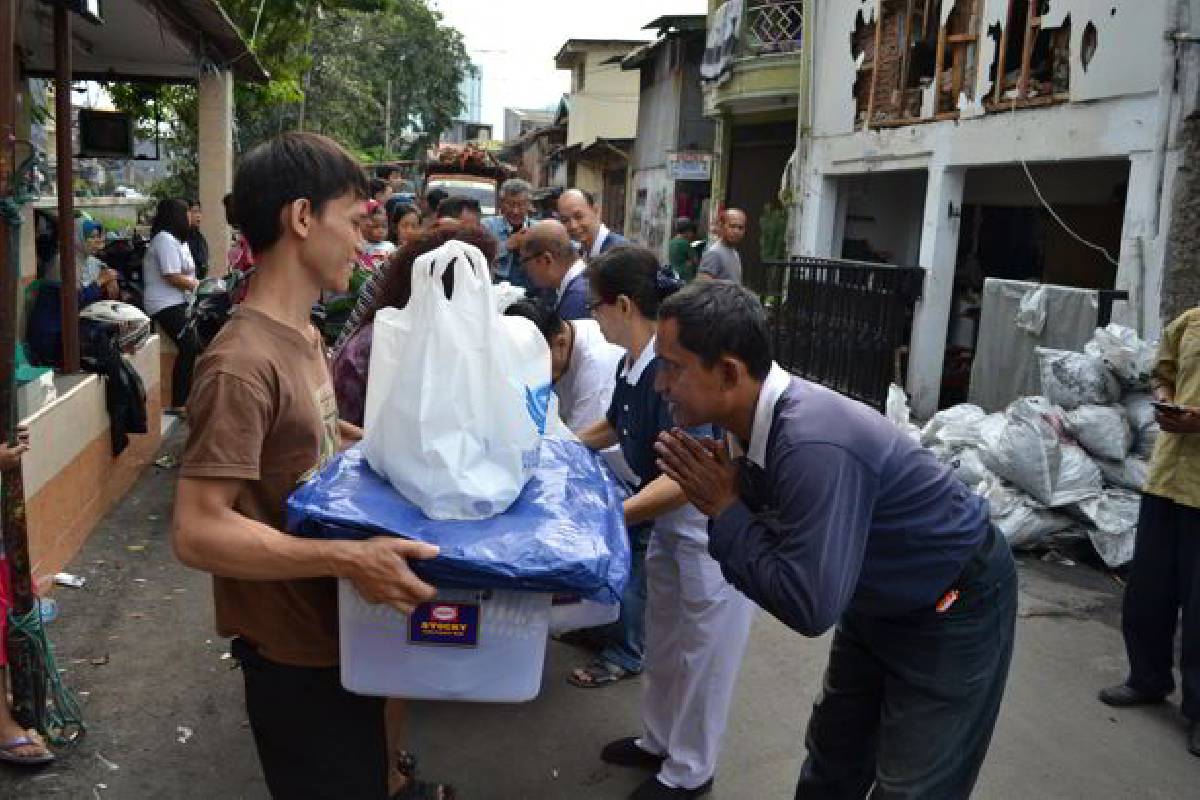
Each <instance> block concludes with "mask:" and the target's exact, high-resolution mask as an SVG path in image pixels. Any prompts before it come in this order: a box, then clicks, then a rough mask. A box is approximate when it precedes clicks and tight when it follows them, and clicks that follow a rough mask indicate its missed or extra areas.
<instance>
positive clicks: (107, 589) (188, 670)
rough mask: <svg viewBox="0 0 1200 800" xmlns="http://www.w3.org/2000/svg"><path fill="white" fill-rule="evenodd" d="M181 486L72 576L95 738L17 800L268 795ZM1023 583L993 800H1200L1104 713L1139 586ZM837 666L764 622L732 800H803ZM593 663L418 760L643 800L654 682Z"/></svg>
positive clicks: (1183, 759) (165, 492)
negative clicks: (182, 558) (619, 742)
mask: <svg viewBox="0 0 1200 800" xmlns="http://www.w3.org/2000/svg"><path fill="white" fill-rule="evenodd" d="M179 444H180V442H179V440H178V437H175V438H174V439H173V440H172V442H171V443H169V444H168V448H175V450H177V449H178V447H179ZM174 479H175V471H174V470H159V469H156V468H152V469H151V471H150V472H148V473H147V475H146V476H145V477H144V478H143V479H142V480H141V482H140V483H139V484H138V486H137V487H136V489H135V490H134V492H132V493H131V494H130V495H129V496H128V497H127V498H126V499H125V500H124V501H123V502H122V504H121V505H120V506H119V507H118V508H117V509H116V510H115V511H114V512H113V513H112V514H111V515H110V516H109V517H108V518H107V519H106V520H105V521H104V523H103V524H102V525H101V527H100V528H99V529H98V530H97V531H96V533H95V534H94V535H93V537H92V539H91V540H90V542H89V543H88V545H87V547H86V549H85V551H84V552H83V553H81V554H80V556H79V557H78V559H77V560H76V562H75V563H74V564H73V565H72V567H71V570H72V571H74V572H76V573H79V574H83V575H86V576H87V577H88V578H89V583H88V585H87V587H86V588H84V589H82V590H70V589H59V590H58V591H57V592H56V597H57V599H58V600H59V603H60V605H61V609H62V615H61V618H60V619H59V620H58V621H56V622H54V623H52V625H51V627H50V635H51V639H52V641H53V642H54V643H55V645H56V648H57V651H58V658H59V666H60V667H62V668H65V669H66V670H67V673H66V680H67V682H68V683H69V684H70V685H71V686H73V687H75V688H76V689H78V690H81V691H82V692H86V695H84V697H83V708H84V713H85V715H86V717H87V719H88V724H89V733H88V735H87V736H86V738H84V739H83V740H82V741H81V742H79V743H78V744H77V745H75V746H74V747H73V748H69V749H66V750H63V751H62V752H61V758H60V761H59V762H58V763H57V764H56V765H55V766H53V767H51V768H50V769H49V770H46V771H44V772H42V773H28V774H26V773H17V772H14V771H11V770H7V769H6V770H0V797H3V798H13V799H14V800H16V799H17V798H45V797H64V798H85V799H88V798H103V799H104V800H126V799H128V798H137V799H139V800H140V799H141V798H164V797H172V798H229V799H231V800H232V799H234V798H246V799H247V800H250V799H257V798H265V797H266V796H267V794H266V791H265V788H264V785H263V783H262V777H261V774H260V773H259V770H258V766H257V762H256V760H255V757H254V752H253V743H252V741H251V738H250V733H249V730H248V729H247V727H246V722H245V716H244V713H243V711H242V708H241V675H240V673H239V672H237V671H236V670H233V669H230V666H231V662H230V661H229V660H226V659H223V658H222V656H223V654H224V653H225V652H226V651H227V649H228V648H227V645H226V643H225V642H223V641H221V640H219V639H216V638H215V637H214V635H213V633H212V628H211V625H212V611H211V599H210V596H209V593H208V582H207V579H206V578H205V577H204V576H202V575H198V574H196V573H193V572H190V571H188V570H186V569H183V568H182V567H180V566H179V565H178V564H176V563H175V562H174V560H173V559H172V557H171V554H170V548H169V545H168V543H167V540H166V530H167V527H166V526H167V521H168V520H169V515H170V503H171V495H172V487H173V483H174ZM131 546H132V549H131ZM1021 585H1022V595H1021V618H1020V621H1019V623H1018V642H1017V649H1016V655H1015V661H1014V665H1013V671H1012V675H1011V678H1010V681H1009V691H1008V695H1007V698H1006V702H1005V707H1004V711H1003V715H1002V718H1001V721H1000V725H999V727H998V729H997V732H996V738H995V740H994V742H993V745H992V749H991V753H990V756H989V759H988V762H987V763H986V765H985V766H984V770H983V774H982V776H981V779H980V783H979V786H978V789H977V791H976V793H975V797H977V798H984V799H985V800H993V799H997V800H998V799H1000V798H1004V799H1008V798H1015V799H1016V800H1026V799H1027V798H1062V799H1063V800H1068V799H1074V798H1079V799H1080V800H1083V799H1084V798H1087V799H1088V800H1108V799H1109V798H1111V799H1112V800H1125V799H1126V798H1190V797H1196V796H1197V792H1198V791H1200V790H1197V788H1196V787H1197V786H1200V759H1197V758H1194V757H1192V756H1190V755H1188V753H1187V751H1186V750H1185V748H1184V743H1183V722H1182V720H1181V718H1180V717H1179V714H1178V712H1177V711H1176V709H1175V707H1174V706H1164V707H1161V708H1157V709H1152V710H1138V711H1121V712H1117V711H1113V710H1112V709H1108V708H1106V707H1104V706H1102V705H1100V704H1099V703H1098V702H1096V700H1095V692H1096V690H1097V689H1098V688H1099V687H1101V686H1104V685H1107V684H1109V683H1113V682H1116V681H1119V680H1120V679H1121V677H1122V676H1123V674H1124V670H1125V660H1124V655H1123V650H1122V647H1121V639H1120V633H1119V630H1118V628H1117V627H1116V626H1117V623H1118V619H1119V599H1120V594H1119V593H1120V587H1119V585H1118V584H1117V583H1116V582H1115V581H1114V580H1113V579H1112V578H1110V577H1109V576H1107V575H1105V574H1102V573H1100V572H1097V571H1094V570H1092V569H1091V568H1089V567H1086V566H1063V565H1059V564H1045V563H1041V562H1039V561H1036V560H1030V561H1026V562H1024V563H1023V565H1022V569H1021ZM827 651H828V637H826V638H823V639H819V640H815V641H810V640H805V639H803V638H802V637H800V636H797V635H795V634H793V633H791V632H790V631H789V630H788V629H786V628H785V627H784V626H782V625H781V624H779V623H778V622H776V621H775V620H774V619H772V618H771V617H769V616H767V615H766V614H760V615H759V617H758V619H757V620H756V622H755V626H754V632H753V635H752V638H751V642H750V648H749V654H748V655H747V658H746V661H745V664H744V666H743V670H742V674H741V679H740V685H739V690H738V695H737V699H736V702H735V707H734V710H733V718H732V720H731V724H730V727H729V732H728V734H727V746H726V748H725V753H724V757H723V759H722V763H721V768H720V772H719V774H718V777H717V785H716V790H715V791H714V793H713V795H712V796H713V797H714V798H718V799H719V800H751V799H752V800H758V799H759V798H762V799H763V800H766V799H768V798H790V797H792V793H793V787H794V783H795V777H796V774H797V771H798V769H799V765H800V761H801V759H802V757H803V749H802V743H803V730H804V725H805V722H806V720H807V716H808V710H809V708H810V706H811V703H812V700H813V697H814V695H815V693H816V692H817V690H818V688H819V685H820V676H821V672H822V669H823V667H824V662H825V658H826V655H827ZM105 655H107V656H108V661H107V663H103V664H102V665H93V664H92V663H91V661H92V660H93V659H95V660H96V661H103V656H105ZM582 658H583V654H582V653H580V652H579V651H576V650H573V649H572V648H569V647H567V646H565V645H561V644H558V643H551V644H550V647H549V650H548V658H547V664H546V671H545V678H544V682H543V689H542V693H541V695H540V696H539V697H538V698H537V699H536V700H535V701H534V702H532V703H528V704H524V705H516V706H495V705H493V706H489V705H472V704H450V703H425V702H421V703H413V704H412V705H411V713H410V731H411V746H412V748H413V749H414V750H416V751H417V752H419V753H420V754H421V757H422V760H423V768H424V771H425V773H426V774H427V775H428V776H430V777H437V778H441V779H450V780H453V781H455V782H456V784H457V785H458V786H459V789H460V796H461V797H462V798H465V800H522V799H523V798H529V799H530V800H557V799H558V798H562V799H563V800H601V799H602V798H604V799H606V800H616V799H618V798H623V797H624V796H625V795H626V794H627V793H628V792H629V790H630V789H632V788H633V787H634V786H635V785H636V784H637V783H638V782H639V781H640V780H641V779H642V777H643V774H642V773H638V772H636V771H632V770H625V769H619V768H614V767H608V766H606V765H604V764H602V763H601V762H600V761H599V760H598V759H597V757H596V754H597V753H598V751H599V749H600V747H602V746H603V744H604V743H605V742H607V741H609V740H610V739H613V738H616V737H619V736H623V735H628V734H632V733H634V732H636V724H637V703H638V693H639V690H640V687H639V683H638V681H629V682H625V683H623V684H620V685H618V686H616V687H612V688H609V689H598V690H580V689H576V688H573V687H571V686H569V685H568V684H567V683H566V681H565V680H564V676H565V675H566V673H567V672H568V671H569V669H570V667H571V666H573V665H574V664H576V663H578V662H580V661H581V659H582ZM1177 699H1178V698H1175V700H1176V701H1177ZM311 734H312V735H313V736H317V737H328V736H333V735H336V731H323V730H317V729H314V730H313V731H312V732H311ZM114 767H115V768H114Z"/></svg>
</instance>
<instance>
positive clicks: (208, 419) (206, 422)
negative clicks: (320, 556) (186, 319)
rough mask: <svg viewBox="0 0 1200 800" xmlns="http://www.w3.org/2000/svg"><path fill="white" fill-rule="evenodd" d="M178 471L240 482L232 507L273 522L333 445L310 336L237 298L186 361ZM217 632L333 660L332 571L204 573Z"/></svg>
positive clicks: (268, 650) (285, 654) (309, 661)
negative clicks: (188, 374)
mask: <svg viewBox="0 0 1200 800" xmlns="http://www.w3.org/2000/svg"><path fill="white" fill-rule="evenodd" d="M188 418H189V427H190V429H191V432H190V434H189V436H188V443H187V449H186V450H185V452H184V455H183V465H182V468H181V470H180V474H181V475H182V476H183V477H185V478H239V479H242V480H244V481H245V483H244V486H243V488H242V491H241V493H240V494H239V495H238V498H237V500H236V502H235V504H234V508H235V509H236V510H237V511H238V512H239V513H242V514H244V515H246V516H247V517H250V518H251V519H254V520H257V521H259V522H263V523H266V524H267V525H270V526H271V527H273V528H276V529H279V530H283V526H284V509H285V503H286V501H287V497H288V495H289V494H291V492H292V490H293V489H295V488H296V485H297V484H298V483H299V482H301V481H302V480H303V479H304V478H306V477H308V476H310V475H311V474H312V473H313V472H314V471H315V470H316V469H318V468H319V467H320V466H321V465H323V464H324V463H325V462H327V461H328V460H329V459H330V458H331V457H332V456H333V455H334V453H336V452H337V448H338V429H337V403H336V401H335V399H334V394H333V386H332V384H331V383H330V380H329V368H328V365H327V363H326V361H325V355H324V351H323V349H322V346H321V339H320V336H319V335H318V334H317V332H316V330H315V329H313V330H310V331H309V336H308V337H306V336H305V334H304V333H302V332H300V331H298V330H296V329H295V328H292V327H290V326H288V325H285V324H284V323H282V322H279V321H278V320H275V319H272V318H271V317H269V316H267V315H266V314H263V313H261V312H259V311H255V310H254V309H251V308H246V307H244V306H242V307H239V308H238V309H237V310H236V311H235V312H234V313H233V316H232V317H231V318H230V320H229V322H228V323H226V325H225V327H224V328H223V329H222V330H221V332H220V334H218V335H217V337H216V339H214V340H213V342H212V344H211V345H210V346H209V348H208V350H207V351H206V352H205V353H204V355H203V356H202V357H201V358H200V360H199V361H198V362H197V365H196V376H195V380H194V382H193V384H192V391H191V398H190V400H189V402H188ZM213 597H214V603H215V606H216V617H217V632H218V633H219V634H221V635H222V636H240V637H242V638H244V639H246V640H247V641H248V642H249V643H251V644H253V645H254V646H256V647H257V648H258V650H259V652H260V653H261V654H262V656H263V657H265V658H268V659H270V660H272V661H275V662H278V663H281V664H293V665H297V666H310V667H327V666H333V665H335V664H337V663H338V628H337V591H336V584H335V582H334V580H333V579H332V578H314V579H306V580H289V581H248V580H236V579H233V578H222V577H215V576H214V578H213Z"/></svg>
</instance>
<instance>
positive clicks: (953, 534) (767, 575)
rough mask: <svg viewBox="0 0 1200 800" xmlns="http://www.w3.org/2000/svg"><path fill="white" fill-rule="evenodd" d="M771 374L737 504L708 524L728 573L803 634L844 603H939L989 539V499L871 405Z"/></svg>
mask: <svg viewBox="0 0 1200 800" xmlns="http://www.w3.org/2000/svg"><path fill="white" fill-rule="evenodd" d="M777 370H778V372H776V371H777ZM780 373H782V374H783V376H784V378H783V380H782V386H780V381H779V380H778V376H779V374H780ZM772 378H775V379H776V380H775V381H774V382H775V384H776V387H777V389H778V391H777V392H776V393H775V395H774V396H775V397H776V398H777V400H776V401H775V402H770V400H771V397H770V393H769V392H768V391H767V383H764V391H763V392H762V395H764V396H765V397H763V396H760V403H759V407H758V408H757V409H756V412H755V422H754V426H755V432H754V433H752V435H751V441H750V446H749V457H748V458H747V459H746V460H745V461H744V462H743V463H742V470H741V479H742V480H741V484H742V488H741V500H740V501H739V502H737V503H735V504H734V505H733V506H731V507H730V508H728V509H727V510H726V511H725V512H724V513H723V514H721V515H720V516H719V517H717V518H716V519H714V520H712V521H711V522H710V523H709V550H710V552H711V553H712V555H713V557H714V558H715V559H717V561H718V562H720V564H721V569H722V571H723V572H724V573H725V577H726V578H727V579H728V580H729V582H730V583H732V584H733V585H734V586H736V587H737V588H738V589H739V590H741V592H742V593H743V594H745V595H746V596H747V597H749V598H750V599H751V600H753V601H754V602H756V603H758V604H759V605H760V606H762V607H763V608H765V609H766V610H767V611H770V612H771V613H772V614H774V615H775V616H776V617H778V618H779V619H780V620H781V621H782V622H783V623H784V624H786V625H788V626H789V627H791V628H793V629H794V630H796V631H798V632H800V633H802V634H804V635H806V636H818V635H820V634H821V633H823V632H824V631H826V630H827V629H829V628H830V627H831V626H832V625H834V624H835V623H836V622H837V621H838V619H839V618H840V617H841V615H842V613H843V612H844V611H846V610H852V611H854V612H856V613H861V614H864V615H868V616H877V617H887V616H895V615H899V614H904V613H908V612H911V611H916V610H918V609H923V608H932V607H933V606H934V604H936V603H937V601H938V599H939V598H940V597H941V596H942V595H943V594H944V593H945V592H946V591H947V590H948V589H949V588H950V587H951V585H952V584H953V582H954V580H955V579H956V578H957V577H958V575H959V574H960V573H961V572H962V569H963V566H964V565H965V564H966V562H967V560H968V559H969V558H970V557H971V556H972V555H973V554H974V552H975V551H976V550H977V549H978V548H979V547H980V546H981V545H982V544H983V542H984V538H985V536H986V534H987V531H988V526H989V521H988V509H987V503H986V502H985V501H984V500H983V498H981V497H979V496H978V495H975V494H974V493H972V492H971V491H970V490H969V489H967V487H966V486H965V485H964V484H963V483H962V482H961V481H960V480H958V478H956V477H955V476H954V474H953V473H952V472H950V470H949V469H947V468H946V467H944V466H942V465H941V464H939V463H938V462H937V460H936V459H935V458H934V457H933V454H932V453H930V452H929V451H928V450H926V449H924V448H922V447H921V446H920V445H919V444H918V443H917V442H915V441H914V440H912V439H911V438H909V437H908V436H907V435H905V434H904V433H902V432H901V431H900V430H899V429H897V428H896V426H894V425H893V424H892V423H891V422H889V421H888V420H887V419H885V418H884V417H883V416H881V415H880V414H878V413H877V412H875V411H874V410H872V409H870V408H867V407H866V406H864V405H862V404H861V403H857V402H855V401H853V400H850V399H848V398H845V397H843V396H841V395H839V394H837V393H836V392H833V391H831V390H829V389H826V388H824V387H821V386H816V385H814V384H811V383H808V382H807V381H803V380H800V379H798V378H791V379H788V377H787V375H786V373H783V371H782V370H780V369H779V368H778V366H776V367H774V368H773V370H772V377H769V378H768V383H771V382H772ZM766 419H769V420H770V424H769V436H765V437H764V436H763V435H761V434H762V432H763V431H764V430H765V429H768V426H767V425H765V424H764V422H765V420H766ZM756 438H757V439H758V440H759V441H755V439H756ZM764 438H765V442H764V441H763V439H764ZM764 445H765V446H764Z"/></svg>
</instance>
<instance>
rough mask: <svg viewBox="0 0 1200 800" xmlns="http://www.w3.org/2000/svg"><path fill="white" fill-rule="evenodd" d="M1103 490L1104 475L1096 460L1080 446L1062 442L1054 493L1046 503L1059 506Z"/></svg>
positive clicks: (1054, 506)
mask: <svg viewBox="0 0 1200 800" xmlns="http://www.w3.org/2000/svg"><path fill="white" fill-rule="evenodd" d="M1103 491H1104V475H1103V473H1101V472H1100V467H1099V466H1097V465H1096V461H1095V460H1094V459H1093V458H1092V457H1091V456H1089V455H1088V454H1087V452H1086V451H1084V449H1083V448H1082V447H1079V446H1077V445H1073V444H1064V445H1063V446H1062V460H1061V461H1060V462H1059V468H1058V478H1057V479H1056V480H1055V482H1054V494H1053V495H1051V497H1050V502H1049V503H1047V504H1046V505H1048V506H1050V507H1051V508H1061V507H1063V506H1068V505H1070V504H1071V503H1077V502H1079V501H1080V500H1085V499H1087V498H1090V497H1095V496H1096V495H1098V494H1100V493H1101V492H1103Z"/></svg>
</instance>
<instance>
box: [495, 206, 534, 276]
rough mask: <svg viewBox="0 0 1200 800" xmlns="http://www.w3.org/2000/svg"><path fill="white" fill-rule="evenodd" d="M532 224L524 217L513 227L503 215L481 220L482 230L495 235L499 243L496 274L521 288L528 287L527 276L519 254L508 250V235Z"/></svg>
mask: <svg viewBox="0 0 1200 800" xmlns="http://www.w3.org/2000/svg"><path fill="white" fill-rule="evenodd" d="M532 224H533V222H532V220H530V219H529V218H526V219H525V223H524V224H523V225H522V226H521V228H514V227H513V226H512V225H511V224H509V221H508V220H506V219H505V218H504V217H503V216H497V217H488V218H487V219H485V220H484V221H483V228H484V230H486V231H487V232H488V233H490V234H491V235H492V236H495V237H496V241H498V242H499V243H500V246H499V247H498V248H497V250H496V275H497V276H499V277H500V278H502V279H504V280H506V281H508V282H509V283H511V284H512V285H513V286H520V287H521V288H523V289H528V288H529V278H528V277H527V276H526V275H525V270H524V268H523V267H522V266H521V254H520V253H518V252H516V251H509V249H508V237H510V236H512V235H513V234H514V233H516V232H517V231H518V230H521V229H523V228H527V227H529V226H530V225H532Z"/></svg>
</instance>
